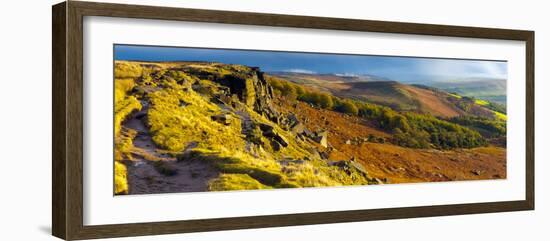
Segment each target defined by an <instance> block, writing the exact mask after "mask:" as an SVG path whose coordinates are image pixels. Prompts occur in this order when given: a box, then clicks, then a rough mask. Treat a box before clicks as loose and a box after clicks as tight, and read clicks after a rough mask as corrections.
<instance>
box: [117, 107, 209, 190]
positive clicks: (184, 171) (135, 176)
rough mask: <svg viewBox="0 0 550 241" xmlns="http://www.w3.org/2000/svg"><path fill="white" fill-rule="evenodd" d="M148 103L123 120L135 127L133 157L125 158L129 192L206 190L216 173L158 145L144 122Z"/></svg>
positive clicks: (130, 127) (130, 126) (202, 164)
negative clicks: (178, 159) (180, 157)
mask: <svg viewBox="0 0 550 241" xmlns="http://www.w3.org/2000/svg"><path fill="white" fill-rule="evenodd" d="M147 109H148V108H147V103H145V102H144V103H143V110H142V111H140V112H138V113H135V114H133V115H132V116H131V118H129V119H128V120H127V121H125V122H124V123H123V128H128V129H134V130H136V131H137V133H138V134H137V135H136V137H135V138H134V140H133V143H134V151H133V152H132V154H133V158H132V160H126V161H125V163H126V165H127V168H128V186H129V194H153V193H175V192H201V191H207V190H208V181H209V180H210V179H213V178H215V177H217V176H218V175H219V174H218V172H217V171H216V170H215V169H214V168H213V167H211V166H209V165H208V164H206V163H204V162H201V161H199V160H183V161H177V160H176V158H175V157H174V156H173V153H168V152H166V151H164V150H162V149H160V148H158V147H157V146H156V145H155V143H154V142H153V140H152V138H151V134H150V133H149V128H147V126H146V125H145V120H146V118H147V117H146V113H147Z"/></svg>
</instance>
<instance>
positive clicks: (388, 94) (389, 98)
mask: <svg viewBox="0 0 550 241" xmlns="http://www.w3.org/2000/svg"><path fill="white" fill-rule="evenodd" d="M275 76H276V77H279V78H283V79H286V80H289V81H292V82H294V83H297V84H301V85H304V86H306V87H308V88H311V89H315V90H319V91H326V92H329V93H331V94H333V95H335V96H339V97H344V98H351V99H357V100H362V101H368V102H372V103H375V104H379V105H383V106H388V107H391V108H392V109H395V110H398V111H414V112H417V113H426V114H431V115H434V116H439V117H445V118H450V117H456V116H462V115H475V116H483V117H488V118H497V116H498V115H499V114H503V113H500V112H499V113H495V112H494V111H493V110H491V109H489V108H486V106H484V105H480V104H479V102H478V103H476V102H475V99H474V100H473V101H470V100H469V99H463V98H461V96H459V95H456V94H451V93H449V92H446V91H444V90H441V89H437V88H433V87H423V86H418V85H408V84H403V83H399V82H397V81H391V80H384V79H382V78H377V77H372V76H360V77H348V78H342V77H340V76H334V75H316V74H276V75H275ZM501 112H502V111H501Z"/></svg>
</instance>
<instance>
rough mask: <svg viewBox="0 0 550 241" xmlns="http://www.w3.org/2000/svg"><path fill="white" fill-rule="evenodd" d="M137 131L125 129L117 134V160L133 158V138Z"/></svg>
mask: <svg viewBox="0 0 550 241" xmlns="http://www.w3.org/2000/svg"><path fill="white" fill-rule="evenodd" d="M136 134H137V132H136V131H135V130H132V129H125V130H123V131H121V133H120V134H119V135H117V136H115V161H122V160H124V159H126V160H132V152H134V144H133V141H132V140H133V139H134V137H135V136H136Z"/></svg>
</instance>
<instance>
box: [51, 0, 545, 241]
mask: <svg viewBox="0 0 550 241" xmlns="http://www.w3.org/2000/svg"><path fill="white" fill-rule="evenodd" d="M52 11H53V16H52V27H53V39H52V51H53V53H52V60H53V66H52V81H53V88H52V89H53V90H52V91H53V93H52V94H53V99H52V103H53V113H52V116H53V120H52V128H53V137H52V142H53V147H52V159H53V163H52V232H53V235H54V236H56V237H59V238H62V239H66V240H77V239H92V238H110V237H123V236H138V235H157V234H173V233H187V232H203V231H214V230H230V229H248V228H265V227H280V226H292V225H310V224H325V223H341V222H356V221H368V220H384V219H400V218H414V217H431V216H444V215H461V214H474V213H492V212H505V211H520V210H533V209H534V202H535V197H534V194H535V189H534V173H535V172H534V146H535V145H534V110H535V109H534V39H535V38H534V32H533V31H523V30H508V29H491V28H475V27H461V26H444V25H432V24H416V23H401V22H384V21H369V20H354V19H339V18H324V17H306V16H291V15H275V14H262V13H245V12H229V11H212V10H197V9H182V8H169V7H153V6H138V5H122V4H108V3H94V2H77V1H68V2H63V3H59V4H57V5H55V6H53V8H52ZM84 16H107V17H119V18H143V19H160V20H175V21H191V22H207V23H229V24H243V25H260V26H280V27H298V28H313V29H328V30H347V31H365V32H380V33H400V34H417V35H434V36H452V37H466V38H482V39H497V40H518V41H524V42H525V43H526V49H525V60H526V73H525V77H526V104H527V106H526V110H527V111H526V113H525V115H526V120H527V122H526V156H525V161H526V163H525V165H526V173H525V178H526V179H525V185H526V186H525V190H526V193H525V200H520V201H502V202H491V203H474V204H457V205H438V206H422V207H403V208H385V209H373V210H359V211H357V210H354V211H337V212H317V213H304V214H287V215H269V216H251V217H236V218H216V219H203V220H181V221H168V222H153V223H133V224H113V225H97V226H86V225H84V224H83V121H84V120H83V88H84V87H83V17H84Z"/></svg>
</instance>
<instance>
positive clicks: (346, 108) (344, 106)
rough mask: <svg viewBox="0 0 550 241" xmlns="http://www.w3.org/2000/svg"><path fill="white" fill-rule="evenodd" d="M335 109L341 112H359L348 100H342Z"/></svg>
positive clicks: (354, 113)
mask: <svg viewBox="0 0 550 241" xmlns="http://www.w3.org/2000/svg"><path fill="white" fill-rule="evenodd" d="M336 110H337V111H339V112H342V113H346V114H351V115H357V114H359V109H358V108H357V106H356V105H355V104H354V103H353V102H352V101H350V100H344V101H342V103H341V104H340V105H339V106H336Z"/></svg>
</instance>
